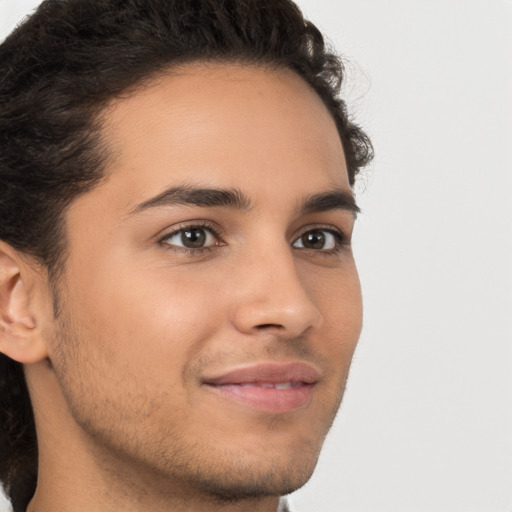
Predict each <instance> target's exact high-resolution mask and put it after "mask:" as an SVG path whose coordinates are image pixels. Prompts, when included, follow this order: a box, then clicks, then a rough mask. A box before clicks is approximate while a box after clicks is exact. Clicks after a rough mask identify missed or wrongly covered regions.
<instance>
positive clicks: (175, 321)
mask: <svg viewBox="0 0 512 512" xmlns="http://www.w3.org/2000/svg"><path fill="white" fill-rule="evenodd" d="M89 276H90V278H89V279H88V282H87V283H82V284H77V286H76V287H74V289H76V290H80V293H79V294H78V293H77V294H75V295H74V296H73V297H71V298H70V305H71V307H72V310H73V313H72V314H73V315H74V318H76V319H77V321H79V322H80V325H82V326H85V329H86V335H87V336H88V337H90V338H91V339H90V340H88V343H92V344H97V345H98V344H101V347H99V346H98V350H101V351H102V352H103V353H104V354H109V355H110V358H112V359H113V360H114V359H116V360H117V363H120V362H121V363H124V364H126V365H129V366H132V367H136V368H139V369H142V367H146V369H147V370H148V371H151V370H154V369H156V368H157V367H158V366H159V365H160V366H161V367H162V368H163V369H164V370H165V371H166V373H167V375H170V373H171V372H170V371H169V370H170V369H171V368H172V369H174V372H173V374H174V375H179V373H180V370H183V366H184V365H185V364H186V363H187V361H189V360H190V359H191V358H193V357H194V355H195V354H197V353H198V352H199V351H200V350H201V347H202V345H203V343H204V342H205V340H206V338H207V337H209V336H211V335H212V334H213V333H215V332H216V331H217V330H218V329H219V327H220V325H221V324H222V322H223V320H224V318H225V317H226V314H225V313H224V309H223V305H222V303H221V302H220V301H219V300H218V297H217V296H216V294H215V291H214V286H213V285H212V287H210V286H209V284H208V282H205V280H204V279H202V280H201V282H198V280H199V279H198V277H197V276H195V275H194V273H193V272H188V271H187V269H185V270H182V269H180V270H178V269H176V268H165V267H164V268H155V269H147V268H146V269H144V270H143V271H138V270H137V269H133V268H132V269H131V271H130V272H125V271H122V270H121V269H117V270H115V269H112V267H111V269H110V271H109V272H108V273H106V272H97V273H94V272H91V273H90V274H89ZM210 288H211V289H210ZM113 365H114V361H113ZM167 378H168V377H167Z"/></svg>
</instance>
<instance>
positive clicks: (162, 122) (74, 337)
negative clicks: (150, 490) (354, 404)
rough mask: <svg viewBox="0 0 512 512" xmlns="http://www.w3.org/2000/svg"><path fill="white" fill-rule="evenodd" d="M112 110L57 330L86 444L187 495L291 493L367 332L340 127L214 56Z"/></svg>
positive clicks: (286, 90)
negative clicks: (185, 489)
mask: <svg viewBox="0 0 512 512" xmlns="http://www.w3.org/2000/svg"><path fill="white" fill-rule="evenodd" d="M105 119H106V121H105V125H104V137H105V141H106V143H107V144H108V145H109V146H110V148H111V150H112V154H113V161H112V163H111V165H110V167H109V169H108V172H107V174H108V179H107V180H106V181H105V182H104V183H102V184H101V185H99V186H98V187H97V188H95V189H94V190H93V191H91V192H89V193H87V194H85V195H83V196H82V197H80V198H78V199H77V200H76V201H75V202H74V203H73V204H72V207H71V208H70V210H69V212H68V214H67V226H66V227H67V232H68V237H69V256H68V259H67V264H66V269H65V273H64V279H63V281H62V285H61V289H60V300H61V307H62V314H61V316H60V317H59V319H58V320H57V321H56V324H55V332H54V333H52V334H51V335H48V345H49V357H50V360H51V361H52V364H53V368H54V372H55V376H56V381H57V383H58V385H59V389H60V390H62V395H63V397H64V399H65V400H66V402H67V404H68V406H69V410H70V411H71V415H72V418H73V421H74V422H76V424H77V425H78V427H79V429H80V431H81V432H82V434H83V436H82V439H85V440H86V442H87V443H89V444H90V446H94V449H95V450H96V452H95V453H96V454H98V453H100V454H101V457H102V460H107V459H110V460H113V461H114V460H115V462H116V466H115V467H116V468H118V471H121V469H120V468H124V470H125V471H127V472H128V471H129V468H131V469H134V468H136V469H137V471H138V474H141V475H143V474H149V473H151V474H153V475H159V476H160V477H163V478H165V479H166V480H167V481H168V482H180V483H181V484H183V482H187V485H188V486H189V487H190V489H191V490H194V491H195V492H197V491H198V490H202V491H206V492H209V493H213V494H216V495H218V496H222V497H228V498H229V497H236V496H250V495H255V496H256V495H264V494H276V495H277V494H282V493H286V492H289V491H291V490H293V489H295V488H297V487H299V486H300V485H302V484H303V483H305V482H306V481H307V479H308V478H309V477H310V475H311V473H312V471H313V469H314V466H315V464H316V461H317V457H318V454H319V450H320V448H321V445H322V442H323V440H324V437H325V435H326V433H327V431H328V429H329V426H330V425H331V423H332V421H333V419H334V416H335V414H336V411H337V409H338V406H339V403H340V400H341V397H342V394H343V390H344V386H345V381H346V378H347V374H348V370H349V365H350V361H351V357H352V354H353V351H354V348H355V345H356V342H357V339H358V337H359V333H360V328H361V315H362V312H361V295H360V287H359V281H358V276H357V271H356V267H355V264H354V261H353V257H352V252H351V248H350V245H349V242H350V237H351V233H352V228H353V223H354V215H353V212H352V211H351V208H352V207H351V205H350V201H348V200H347V199H348V197H347V196H350V188H349V184H348V176H347V170H346V165H345V161H344V154H343V150H342V146H341V143H340V139H339V136H338V134H337V131H336V127H335V124H334V121H333V120H332V118H331V116H330V115H329V113H328V111H327V110H326V108H325V107H324V105H323V104H322V102H321V100H320V99H319V98H318V97H317V95H316V94H315V93H314V92H313V91H312V90H311V89H310V88H309V87H308V86H307V85H306V84H305V83H304V82H303V81H302V80H301V79H300V78H299V77H298V76H296V75H295V74H294V73H292V72H290V71H283V70H281V71H270V70H264V69H257V68H251V67H240V66H234V65H220V64H218V65H208V66H206V65H203V66H200V65H197V64H195V65H192V64H191V65H187V66H184V67H183V68H181V69H180V70H175V71H173V72H172V73H171V74H168V75H165V76H163V77H162V78H160V79H158V80H157V81H155V82H154V83H153V84H151V85H150V86H147V87H145V88H143V89H141V90H140V91H139V92H136V93H134V94H133V95H131V96H129V97H126V98H123V99H120V100H118V101H117V102H115V103H114V104H113V105H112V106H111V108H109V110H108V111H107V112H106V116H105ZM196 189H201V190H199V191H198V190H196ZM204 189H208V192H205V191H204ZM219 190H221V191H224V192H221V193H219V192H218V191H219ZM154 198H157V199H154ZM153 199H154V200H153Z"/></svg>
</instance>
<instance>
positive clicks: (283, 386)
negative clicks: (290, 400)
mask: <svg viewBox="0 0 512 512" xmlns="http://www.w3.org/2000/svg"><path fill="white" fill-rule="evenodd" d="M274 387H275V388H276V389H291V388H292V383H291V382H281V383H279V384H276V385H275V386H274Z"/></svg>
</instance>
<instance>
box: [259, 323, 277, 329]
mask: <svg viewBox="0 0 512 512" xmlns="http://www.w3.org/2000/svg"><path fill="white" fill-rule="evenodd" d="M256 328H257V329H283V326H282V325H279V324H261V325H257V326H256Z"/></svg>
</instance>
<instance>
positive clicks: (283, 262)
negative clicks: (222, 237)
mask: <svg viewBox="0 0 512 512" xmlns="http://www.w3.org/2000/svg"><path fill="white" fill-rule="evenodd" d="M239 268H240V273H238V275H237V280H238V282H237V293H236V298H235V301H236V303H235V306H234V309H233V313H232V322H233V324H234V325H235V327H236V328H237V329H238V330H239V331H241V332H243V333H245V334H257V333H262V332H272V333H275V334H277V335H279V336H283V337H286V338H293V337H298V336H301V335H303V334H304V333H305V332H306V331H307V330H308V329H312V328H318V327H320V326H321V325H322V323H323V316H322V314H321V312H320V310H319V309H318V308H317V306H316V305H315V303H314V302H313V300H312V297H310V295H309V293H308V290H307V289H306V287H305V284H306V283H304V282H303V280H301V277H300V275H299V273H298V272H297V267H296V263H295V260H294V257H293V255H292V253H291V250H290V248H289V247H286V246H285V247H284V248H283V249H282V250H281V251H280V252H279V253H278V252H277V251H275V250H273V251H268V252H266V251H263V254H262V252H260V253H258V254H253V255H252V257H251V258H250V259H249V261H245V262H244V265H241V266H240V267H239ZM308 281H309V280H308Z"/></svg>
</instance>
